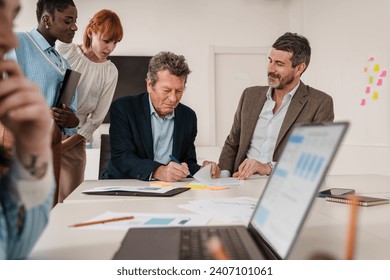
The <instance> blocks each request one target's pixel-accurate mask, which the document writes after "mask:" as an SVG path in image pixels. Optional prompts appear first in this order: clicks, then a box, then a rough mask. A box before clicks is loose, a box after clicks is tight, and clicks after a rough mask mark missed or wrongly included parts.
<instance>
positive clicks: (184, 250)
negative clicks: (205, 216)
mask: <svg viewBox="0 0 390 280" xmlns="http://www.w3.org/2000/svg"><path fill="white" fill-rule="evenodd" d="M212 236H217V237H219V239H220V240H221V242H222V244H223V246H224V248H225V250H226V252H227V254H228V255H229V257H230V258H231V259H237V260H247V259H249V255H248V253H247V252H246V250H245V247H244V244H243V243H242V241H241V239H240V238H239V235H238V232H237V229H236V228H234V227H231V228H230V227H228V228H209V227H205V228H196V229H193V228H189V229H186V228H183V229H182V230H181V237H180V259H182V260H211V259H213V257H212V256H211V254H210V252H209V250H208V247H207V242H208V240H209V239H210V237H212Z"/></svg>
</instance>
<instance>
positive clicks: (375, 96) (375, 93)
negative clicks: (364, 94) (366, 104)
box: [372, 91, 378, 100]
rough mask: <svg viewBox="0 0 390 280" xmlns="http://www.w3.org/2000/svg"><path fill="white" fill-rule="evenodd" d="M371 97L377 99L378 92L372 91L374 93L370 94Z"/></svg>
mask: <svg viewBox="0 0 390 280" xmlns="http://www.w3.org/2000/svg"><path fill="white" fill-rule="evenodd" d="M372 99H373V100H377V99H378V93H377V92H376V91H374V93H373V94H372Z"/></svg>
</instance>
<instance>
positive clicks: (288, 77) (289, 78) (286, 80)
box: [268, 74, 294, 90]
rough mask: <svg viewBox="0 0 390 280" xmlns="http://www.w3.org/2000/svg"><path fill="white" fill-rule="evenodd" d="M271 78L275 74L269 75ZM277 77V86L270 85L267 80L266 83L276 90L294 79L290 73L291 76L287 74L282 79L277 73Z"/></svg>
mask: <svg viewBox="0 0 390 280" xmlns="http://www.w3.org/2000/svg"><path fill="white" fill-rule="evenodd" d="M269 76H270V74H268V77H269ZM271 77H272V78H275V76H273V75H271ZM276 77H277V78H279V85H277V86H274V85H272V83H271V82H269V81H268V85H269V86H270V87H271V88H273V89H277V90H281V89H284V88H285V87H286V86H288V85H290V84H291V83H292V82H293V81H294V76H293V75H291V76H287V77H285V78H283V79H281V78H280V76H279V75H277V76H276Z"/></svg>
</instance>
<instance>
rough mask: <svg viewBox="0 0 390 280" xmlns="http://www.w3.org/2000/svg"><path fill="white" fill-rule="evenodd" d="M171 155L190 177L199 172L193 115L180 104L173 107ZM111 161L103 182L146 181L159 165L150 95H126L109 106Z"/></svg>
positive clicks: (195, 126) (193, 113)
mask: <svg viewBox="0 0 390 280" xmlns="http://www.w3.org/2000/svg"><path fill="white" fill-rule="evenodd" d="M174 123H175V124H174V130H173V147H172V155H173V156H175V157H176V158H177V159H178V160H179V161H180V162H186V163H187V164H188V167H189V169H190V172H191V174H194V173H196V172H197V171H198V170H199V168H200V167H199V165H198V164H197V162H196V152H195V144H194V142H195V137H196V134H197V132H198V130H197V119H196V114H195V112H194V111H193V110H192V109H191V108H189V107H187V106H185V105H183V104H181V103H179V105H178V106H177V107H176V108H175V118H174ZM110 146H111V160H110V162H109V163H108V167H107V169H106V170H105V172H104V173H103V175H102V179H140V180H149V177H150V174H152V172H153V171H154V170H155V169H157V167H159V166H160V165H162V164H161V163H159V162H156V161H154V152H153V136H152V125H151V115H150V106H149V93H142V94H139V95H135V96H125V97H121V98H118V99H117V100H115V101H114V102H113V103H112V104H111V107H110Z"/></svg>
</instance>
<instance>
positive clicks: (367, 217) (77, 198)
mask: <svg viewBox="0 0 390 280" xmlns="http://www.w3.org/2000/svg"><path fill="white" fill-rule="evenodd" d="M266 180H267V179H266V178H258V179H252V180H247V181H245V182H244V183H243V184H242V186H240V187H238V188H230V189H229V190H223V191H205V190H196V189H193V190H189V191H187V192H184V193H181V194H179V195H176V196H174V197H168V198H151V197H143V198H140V197H123V196H120V197H118V196H108V197H102V196H100V195H99V196H89V195H83V194H81V191H82V190H83V189H86V188H90V187H94V186H97V184H99V185H112V183H113V182H110V181H85V182H84V183H83V184H81V185H80V187H79V188H78V189H76V190H75V191H74V192H73V193H72V194H71V196H69V197H68V198H67V199H66V200H65V201H64V203H60V204H57V205H56V206H55V207H54V208H53V210H52V212H51V215H50V221H49V224H48V227H47V228H46V230H45V232H44V233H43V235H42V236H41V238H40V240H39V241H38V243H37V244H36V246H35V247H34V249H33V251H32V253H31V254H30V258H31V259H76V260H77V259H91V260H99V259H100V260H107V259H112V257H113V255H114V253H115V252H116V250H117V249H118V248H119V246H120V243H121V241H122V239H123V237H124V236H125V234H126V231H125V230H123V231H116V230H92V229H86V228H84V229H81V228H78V229H76V228H70V227H69V225H72V224H75V223H79V222H83V221H86V220H89V219H91V218H93V217H95V216H97V215H99V214H102V213H104V212H105V211H113V212H132V213H133V212H134V213H176V214H193V213H192V212H190V211H188V210H185V209H182V208H178V207H177V205H180V204H186V203H188V202H189V201H191V200H198V199H219V198H228V197H242V196H245V197H252V198H256V199H257V198H259V197H260V195H261V193H262V191H263V189H264V186H265V184H266ZM116 183H117V184H124V185H126V184H127V185H129V184H137V185H138V184H139V183H140V181H135V180H120V182H119V181H116ZM187 183H188V182H187V181H186V182H183V184H187ZM331 187H341V188H353V189H355V190H356V192H357V194H370V195H376V196H384V195H389V194H390V177H388V176H381V175H339V176H337V175H334V176H327V178H326V180H325V182H324V184H323V186H322V188H321V189H327V188H331ZM358 209H359V212H358V218H359V220H358V232H357V245H356V252H355V257H356V259H390V218H389V217H390V204H386V205H378V206H372V207H359V208H358ZM349 212H350V207H349V206H348V205H346V204H339V203H333V202H328V201H325V199H323V198H316V200H315V202H314V205H313V208H312V210H311V211H310V213H309V215H308V218H307V220H306V223H305V225H304V227H303V229H302V232H301V234H300V235H299V237H298V239H297V242H296V244H295V246H294V248H293V250H292V252H291V255H290V259H310V258H314V257H315V256H316V255H327V256H330V257H332V258H336V259H341V258H343V257H344V251H345V244H346V237H347V224H348V219H349ZM210 224H226V223H225V222H222V221H218V220H215V219H212V220H211V221H210Z"/></svg>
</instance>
